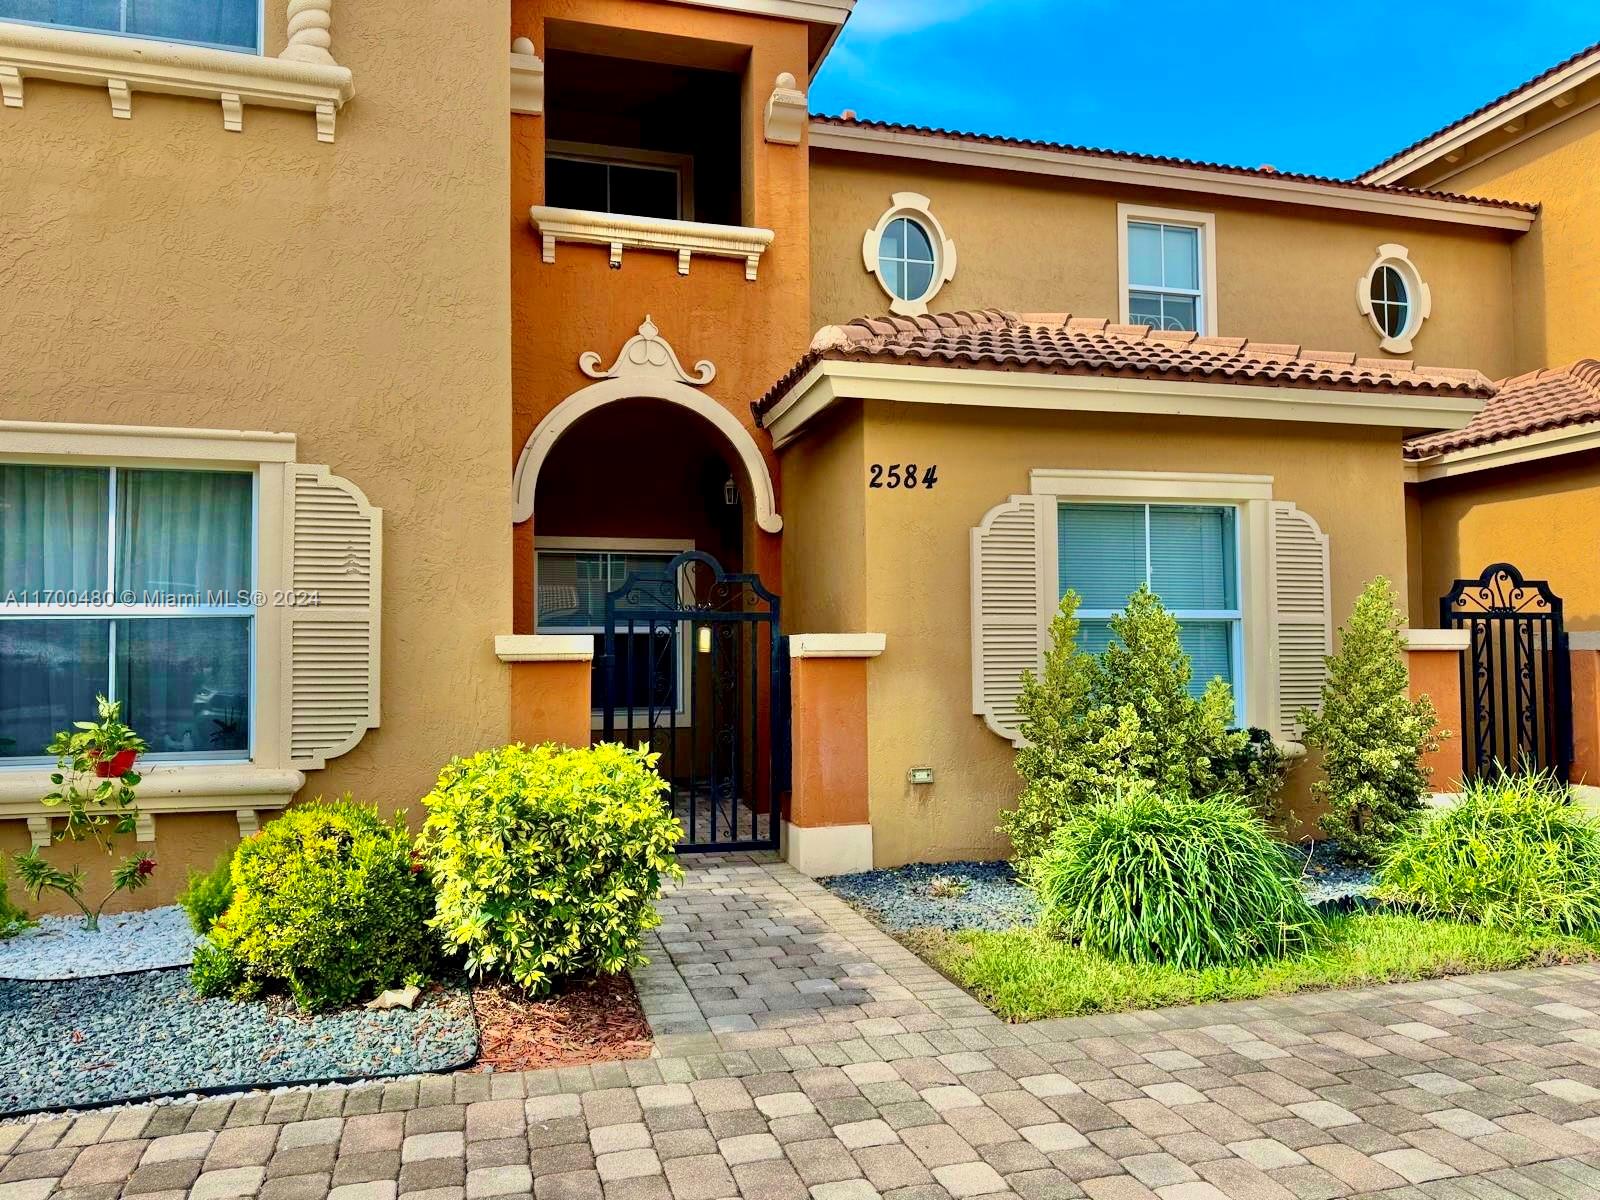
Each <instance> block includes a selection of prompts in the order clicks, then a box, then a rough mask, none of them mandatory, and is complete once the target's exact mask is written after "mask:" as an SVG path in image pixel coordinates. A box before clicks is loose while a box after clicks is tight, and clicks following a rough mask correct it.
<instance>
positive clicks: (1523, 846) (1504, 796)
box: [1378, 775, 1600, 933]
mask: <svg viewBox="0 0 1600 1200" xmlns="http://www.w3.org/2000/svg"><path fill="white" fill-rule="evenodd" d="M1378 886H1379V889H1380V894H1381V895H1383V897H1384V898H1385V899H1387V900H1391V901H1396V902H1399V903H1403V904H1409V905H1413V906H1415V907H1416V908H1417V909H1418V910H1419V911H1421V912H1423V913H1426V914H1428V915H1430V916H1437V917H1444V918H1448V919H1450V920H1456V921H1468V922H1471V923H1474V924H1478V925H1487V926H1490V927H1492V928H1495V929H1504V930H1510V931H1515V932H1526V933H1582V932H1586V931H1588V930H1592V929H1596V928H1600V822H1597V821H1596V819H1595V818H1594V817H1593V816H1591V815H1590V814H1589V813H1587V812H1585V811H1584V810H1583V809H1581V808H1579V807H1578V805H1577V804H1575V803H1574V802H1573V800H1572V797H1571V795H1570V793H1569V792H1568V790H1567V789H1566V788H1564V787H1562V786H1560V785H1559V784H1557V783H1556V782H1555V781H1554V780H1553V779H1551V778H1550V777H1549V776H1544V775H1518V776H1505V777H1502V778H1499V779H1495V780H1488V781H1474V782H1472V783H1470V784H1468V785H1467V786H1466V789H1465V791H1464V792H1463V794H1462V796H1461V799H1460V801H1459V802H1458V803H1456V804H1455V805H1453V806H1452V807H1450V808H1447V809H1444V810H1442V811H1440V812H1437V813H1434V814H1432V815H1431V816H1430V817H1429V818H1428V819H1426V820H1425V821H1423V822H1422V823H1421V824H1420V825H1418V826H1417V827H1416V828H1414V829H1412V830H1411V831H1409V832H1408V833H1407V834H1406V835H1405V836H1404V837H1402V838H1401V839H1400V840H1399V841H1398V842H1397V843H1396V844H1395V846H1394V848H1393V850H1392V851H1391V852H1390V854H1389V856H1388V858H1387V859H1386V860H1385V861H1384V864H1383V866H1382V868H1381V869H1380V871H1379V873H1378Z"/></svg>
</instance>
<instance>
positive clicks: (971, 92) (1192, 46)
mask: <svg viewBox="0 0 1600 1200" xmlns="http://www.w3.org/2000/svg"><path fill="white" fill-rule="evenodd" d="M1596 41H1600V0H1498V2H1495V3H1490V2H1488V0H1311V2H1309V3H1307V2H1306V0H1273V2H1271V3H1268V2H1266V0H1198V2H1195V3H1189V4H1184V5H1179V4H1174V3H1144V4H1134V3H1132V2H1131V0H857V3H856V10H855V15H854V16H852V17H851V18H850V22H849V24H848V25H847V26H846V27H845V32H844V34H843V36H842V37H841V38H840V39H839V42H838V44H837V45H836V46H835V47H834V49H833V53H832V54H831V56H830V57H829V59H828V61H827V63H826V64H824V66H823V69H822V72H821V73H820V75H819V76H818V77H817V80H816V82H815V84H814V85H813V87H812V91H811V107H812V110H813V111H815V112H824V113H838V112H840V111H841V110H843V109H846V108H851V109H855V110H856V112H857V113H858V114H859V115H860V116H862V117H865V118H872V119H877V120H885V121H904V122H908V123H911V124H918V125H934V126H942V127H945V128H952V129H966V130H972V131H975V132H978V133H996V134H1006V135H1010V136H1014V137H1029V138H1040V139H1045V140H1049V141H1061V142H1070V143H1075V144H1079V145H1088V146H1103V147H1108V148H1111V149H1117V150H1136V151H1144V152H1147V153H1154V154H1173V155H1178V156H1181V157H1184V158H1199V159H1208V160H1212V161H1216V162H1227V163H1238V164H1241V165H1244V166H1258V165H1260V164H1262V163H1271V164H1272V165H1273V166H1275V167H1277V168H1278V169H1279V170H1285V171H1311V172H1315V173H1318V174H1326V175H1351V174H1355V173H1357V172H1359V171H1361V170H1363V169H1365V168H1366V167H1369V166H1371V165H1372V164H1374V163H1376V162H1377V161H1378V160H1380V159H1382V158H1385V157H1387V156H1388V155H1389V154H1391V153H1393V152H1394V151H1395V150H1398V149H1400V148H1401V147H1402V146H1404V145H1406V144H1408V143H1410V142H1413V141H1415V140H1416V139H1418V138H1419V137H1422V136H1424V135H1426V134H1428V133H1431V132H1432V131H1433V130H1435V129H1437V128H1438V127H1439V126H1441V125H1444V124H1446V123H1447V122H1449V121H1452V120H1454V119H1455V118H1457V117H1459V116H1461V115H1462V114H1463V113H1466V112H1468V111H1469V110H1471V109H1474V108H1476V107H1478V106H1479V105H1480V104H1482V103H1484V102H1485V101H1487V100H1489V99H1491V98H1493V97H1494V96H1497V95H1499V94H1500V93H1501V92H1504V91H1507V90H1508V89H1510V88H1512V87H1515V86H1516V85H1517V84H1519V83H1521V82H1523V81H1524V80H1526V79H1528V78H1530V77H1531V76H1533V75H1537V74H1538V73H1539V72H1541V71H1543V70H1544V69H1546V68H1547V67H1549V66H1551V65H1553V64H1554V63H1556V62H1557V61H1559V60H1561V59H1563V58H1565V57H1567V56H1568V55H1570V54H1572V53H1573V52H1575V51H1577V50H1580V49H1582V48H1583V47H1585V46H1587V45H1589V44H1591V43H1593V42H1596Z"/></svg>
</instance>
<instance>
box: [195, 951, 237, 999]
mask: <svg viewBox="0 0 1600 1200" xmlns="http://www.w3.org/2000/svg"><path fill="white" fill-rule="evenodd" d="M189 982H190V983H191V984H192V985H193V986H194V990H195V991H196V992H198V993H200V995H202V996H215V997H223V996H238V995H240V994H241V993H244V994H248V992H249V991H250V990H251V989H250V988H248V987H247V986H246V984H245V978H244V973H243V971H242V969H241V968H240V966H239V960H238V959H236V958H234V957H233V955H231V954H229V953H228V952H227V951H226V950H221V949H218V948H217V947H216V946H215V945H214V944H212V943H211V942H207V941H202V942H197V943H196V944H195V948H194V965H193V966H192V967H190V968H189Z"/></svg>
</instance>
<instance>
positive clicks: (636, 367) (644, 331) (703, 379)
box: [578, 316, 717, 387]
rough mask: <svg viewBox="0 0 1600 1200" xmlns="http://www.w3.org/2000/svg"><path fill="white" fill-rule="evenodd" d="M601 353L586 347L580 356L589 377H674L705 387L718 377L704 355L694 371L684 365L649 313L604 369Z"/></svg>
mask: <svg viewBox="0 0 1600 1200" xmlns="http://www.w3.org/2000/svg"><path fill="white" fill-rule="evenodd" d="M600 361H601V359H600V356H599V355H598V354H596V353H595V352H594V351H593V350H586V351H584V352H583V353H582V354H581V355H579V356H578V370H580V371H582V372H583V373H584V374H585V375H587V376H588V377H589V378H590V379H637V378H639V377H640V376H646V377H648V378H651V379H672V380H676V381H677V382H678V383H686V384H689V385H690V386H691V387H705V386H706V384H708V383H710V382H711V381H712V380H713V379H715V378H716V377H717V368H716V367H715V366H714V365H713V364H712V363H711V361H710V360H709V359H705V358H702V359H701V360H700V361H699V362H697V363H695V365H694V372H695V373H694V374H693V375H691V374H689V372H687V371H685V370H684V369H683V364H682V363H680V362H679V361H678V353H677V351H675V350H674V349H673V348H672V347H671V346H670V345H669V344H668V343H667V339H666V338H664V337H662V336H661V330H659V329H657V328H656V323H655V322H654V321H652V320H651V319H650V318H649V316H646V317H645V319H644V321H643V323H642V324H641V325H640V326H639V332H638V333H636V334H634V335H633V336H632V337H631V338H629V339H628V340H627V341H626V342H624V343H623V346H622V349H621V350H620V351H619V352H618V354H617V361H616V362H614V363H612V364H611V366H610V367H608V368H607V369H606V370H604V371H602V370H600V369H599V367H600Z"/></svg>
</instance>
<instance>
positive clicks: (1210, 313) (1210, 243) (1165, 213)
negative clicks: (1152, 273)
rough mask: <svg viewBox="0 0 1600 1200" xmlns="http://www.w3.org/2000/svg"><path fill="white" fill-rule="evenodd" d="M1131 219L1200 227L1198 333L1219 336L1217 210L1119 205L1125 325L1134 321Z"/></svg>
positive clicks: (1119, 266) (1119, 285)
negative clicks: (1130, 300) (1130, 299)
mask: <svg viewBox="0 0 1600 1200" xmlns="http://www.w3.org/2000/svg"><path fill="white" fill-rule="evenodd" d="M1129 222H1150V223H1153V224H1158V225H1184V226H1188V227H1189V228H1191V229H1198V230H1199V231H1200V304H1199V307H1200V320H1199V322H1198V324H1199V326H1200V328H1199V329H1198V330H1197V331H1196V333H1197V334H1198V336H1200V337H1216V336H1217V331H1218V330H1219V329H1221V328H1222V325H1221V322H1220V320H1219V319H1218V316H1217V218H1216V214H1214V213H1208V212H1189V211H1187V210H1185V209H1177V208H1150V207H1147V206H1145V205H1142V204H1118V205H1117V296H1118V303H1119V304H1120V306H1121V312H1122V323H1123V324H1124V325H1131V324H1134V320H1133V318H1132V316H1131V315H1130V314H1129V304H1128V294H1129V292H1130V291H1131V290H1132V289H1131V285H1130V283H1129V280H1128V224H1129ZM1140 290H1144V291H1148V290H1150V289H1140ZM1185 294H1187V293H1185Z"/></svg>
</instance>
